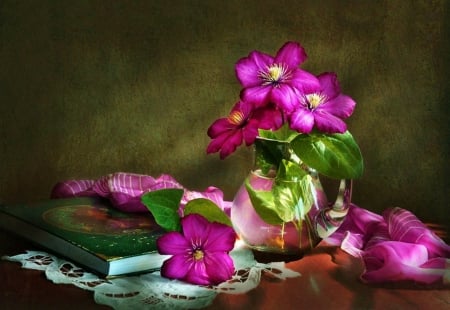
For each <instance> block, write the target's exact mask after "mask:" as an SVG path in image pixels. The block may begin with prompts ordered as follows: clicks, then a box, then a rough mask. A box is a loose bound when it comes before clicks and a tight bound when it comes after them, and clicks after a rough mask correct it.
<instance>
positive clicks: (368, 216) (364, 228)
mask: <svg viewBox="0 0 450 310" xmlns="http://www.w3.org/2000/svg"><path fill="white" fill-rule="evenodd" d="M326 241H327V242H328V243H331V244H334V245H338V246H340V247H341V248H342V249H343V250H344V251H346V252H347V253H349V254H351V255H353V256H356V257H361V258H362V260H363V262H364V266H365V270H364V272H363V274H362V275H361V280H362V281H364V282H366V283H383V282H399V281H414V282H417V283H422V284H433V283H441V284H450V246H449V245H447V244H446V243H445V242H444V241H443V240H442V239H440V238H439V237H438V236H437V235H436V234H435V233H433V232H432V231H431V230H430V229H428V228H427V227H426V226H425V225H424V224H423V223H422V222H421V221H420V220H419V219H418V218H417V217H416V216H415V215H414V214H413V213H411V212H410V211H408V210H405V209H401V208H389V209H386V210H385V211H384V212H383V213H382V214H381V215H378V214H375V213H372V212H370V211H368V210H365V209H362V208H359V207H357V206H356V205H354V204H353V205H351V207H350V210H349V213H348V215H347V217H346V219H345V221H344V223H343V224H342V226H341V227H340V228H339V229H338V230H337V231H336V232H335V233H334V234H333V235H331V236H330V237H329V238H327V239H326Z"/></svg>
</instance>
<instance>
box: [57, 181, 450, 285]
mask: <svg viewBox="0 0 450 310" xmlns="http://www.w3.org/2000/svg"><path fill="white" fill-rule="evenodd" d="M164 188H179V189H183V190H184V194H183V198H182V200H181V203H180V209H179V213H180V216H182V213H183V208H184V206H185V205H186V203H187V202H188V201H189V200H192V199H195V198H206V199H209V200H211V201H213V202H214V203H216V204H217V205H218V206H219V207H220V208H221V209H222V210H224V211H225V212H226V213H227V214H228V215H229V212H230V208H231V202H229V201H225V200H224V199H223V192H222V191H221V190H220V189H218V188H216V187H213V186H210V187H208V188H207V189H206V190H205V191H203V192H197V191H190V190H188V189H186V188H184V187H183V186H182V185H181V184H180V183H178V182H177V181H176V180H175V179H174V178H173V177H172V176H170V175H161V176H159V177H158V178H153V177H151V176H147V175H140V174H132V173H123V172H118V173H114V174H109V175H107V176H104V177H102V178H100V179H98V180H69V181H63V182H59V183H57V184H56V185H55V186H54V188H53V189H52V192H51V197H52V198H67V197H82V196H97V197H98V196H100V197H104V198H106V199H108V200H110V202H111V203H112V205H113V206H114V207H116V208H117V209H119V210H121V211H125V212H149V211H148V209H147V208H146V207H145V205H143V204H142V202H141V196H142V195H143V194H145V193H146V192H149V191H154V190H159V189H164ZM325 241H326V242H328V243H330V244H332V245H336V246H340V247H341V248H342V249H343V250H344V251H346V252H347V253H349V254H350V255H352V256H355V257H360V258H361V259H362V261H363V262H364V266H365V270H364V272H363V273H362V275H361V280H362V281H363V282H366V283H385V282H399V281H413V282H417V283H421V284H435V283H440V284H444V285H450V246H449V245H447V244H446V243H445V242H444V241H443V240H442V239H440V238H439V237H438V236H437V235H436V234H434V233H433V232H432V231H431V230H429V229H428V228H427V227H426V226H425V225H424V224H423V223H422V222H421V221H420V220H419V219H418V218H417V217H416V216H415V215H414V214H412V213H411V212H409V211H407V210H405V209H400V208H393V209H387V210H385V211H384V212H383V214H382V215H378V214H375V213H372V212H370V211H368V210H365V209H363V208H359V207H358V206H356V205H354V204H352V205H351V206H350V210H349V213H348V215H347V217H346V218H345V221H344V223H343V224H342V225H341V227H340V228H339V229H338V230H337V231H336V232H335V233H333V234H332V235H331V236H330V237H329V238H327V239H326V240H325Z"/></svg>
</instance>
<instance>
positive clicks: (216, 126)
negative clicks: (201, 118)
mask: <svg viewBox="0 0 450 310" xmlns="http://www.w3.org/2000/svg"><path fill="white" fill-rule="evenodd" d="M230 129H233V126H232V125H231V124H230V122H229V121H228V118H226V117H225V118H219V119H218V120H216V121H215V122H214V123H213V124H212V125H211V126H209V128H208V132H207V133H208V136H209V137H210V138H213V139H214V138H216V137H217V136H218V135H220V134H222V133H224V132H226V131H228V130H230Z"/></svg>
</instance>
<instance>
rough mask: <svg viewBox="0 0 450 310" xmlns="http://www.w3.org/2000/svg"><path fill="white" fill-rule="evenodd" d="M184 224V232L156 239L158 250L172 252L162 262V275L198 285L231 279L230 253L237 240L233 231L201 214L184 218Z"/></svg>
mask: <svg viewBox="0 0 450 310" xmlns="http://www.w3.org/2000/svg"><path fill="white" fill-rule="evenodd" d="M181 226H182V233H179V232H169V233H167V234H165V235H163V236H162V237H160V238H159V239H158V240H157V246H158V251H159V253H161V254H166V255H173V256H172V257H171V258H169V259H168V260H166V261H165V262H164V263H163V265H162V267H161V275H162V276H163V277H166V278H170V279H178V280H182V281H186V282H189V283H192V284H199V285H215V284H219V283H221V282H224V281H226V280H229V279H230V278H231V277H232V275H233V273H234V264H233V260H232V259H231V257H230V255H229V252H230V251H231V250H232V249H233V246H234V242H235V240H236V234H235V232H234V230H233V229H232V228H231V227H229V226H227V225H224V224H219V223H216V222H214V223H210V222H208V221H207V220H206V219H205V218H204V217H202V216H201V215H198V214H189V215H187V216H185V217H183V218H182V219H181Z"/></svg>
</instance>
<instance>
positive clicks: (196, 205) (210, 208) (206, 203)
mask: <svg viewBox="0 0 450 310" xmlns="http://www.w3.org/2000/svg"><path fill="white" fill-rule="evenodd" d="M192 213H196V214H200V215H201V216H203V217H205V218H206V219H207V220H208V221H210V222H218V223H222V224H225V225H228V226H230V227H232V226H233V225H232V224H231V221H230V218H229V217H228V216H227V215H226V214H225V212H223V211H222V209H220V208H219V207H218V206H217V205H216V204H215V203H214V202H212V201H211V200H209V199H205V198H197V199H193V200H190V201H189V202H188V203H187V204H186V206H185V207H184V215H188V214H192Z"/></svg>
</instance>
